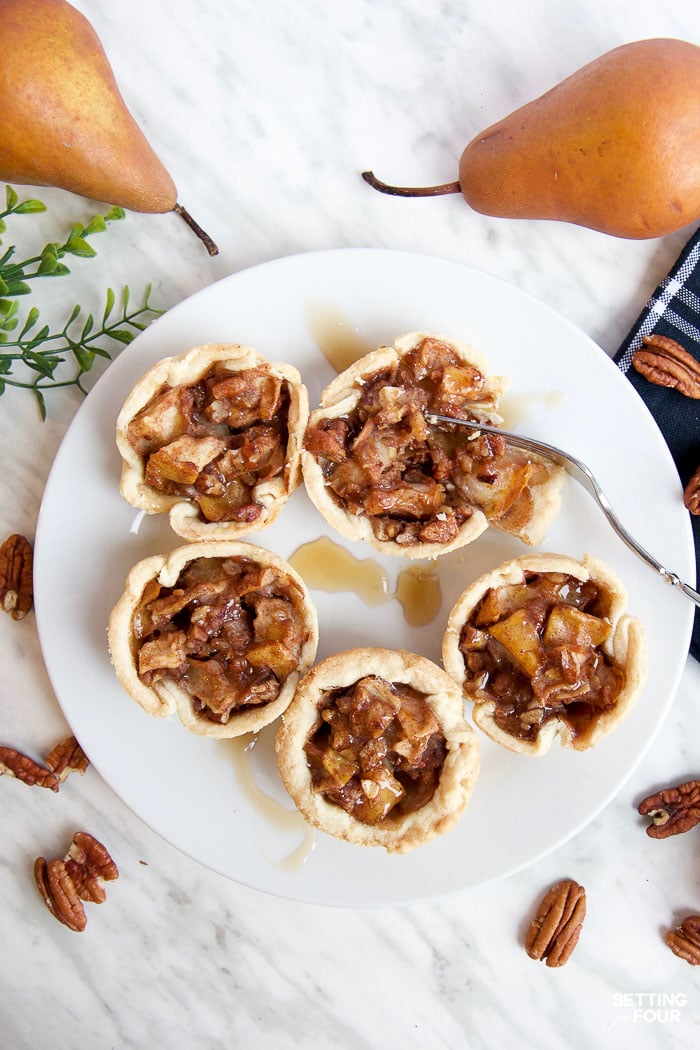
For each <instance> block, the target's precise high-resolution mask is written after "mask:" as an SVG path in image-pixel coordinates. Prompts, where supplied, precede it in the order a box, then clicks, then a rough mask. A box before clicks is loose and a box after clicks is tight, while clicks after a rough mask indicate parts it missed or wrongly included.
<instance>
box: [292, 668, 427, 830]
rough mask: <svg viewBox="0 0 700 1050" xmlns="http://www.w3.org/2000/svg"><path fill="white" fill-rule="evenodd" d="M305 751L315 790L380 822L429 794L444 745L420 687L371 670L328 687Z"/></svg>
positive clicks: (368, 819) (370, 821)
mask: <svg viewBox="0 0 700 1050" xmlns="http://www.w3.org/2000/svg"><path fill="white" fill-rule="evenodd" d="M304 751H305V753H306V760H307V763H308V765H309V769H310V771H311V782H312V785H313V789H314V790H315V791H317V792H320V793H321V794H322V795H323V796H324V798H325V799H326V800H327V801H328V802H330V803H332V804H335V805H337V806H340V807H341V808H342V809H344V810H345V811H346V812H347V813H349V814H350V815H351V816H352V817H354V818H355V819H356V820H359V821H361V822H362V823H364V824H378V823H379V822H380V821H382V820H384V819H386V818H387V817H388V816H389V815H391V817H392V818H394V817H401V816H404V815H406V814H408V813H412V812H414V811H415V810H418V809H421V808H422V807H423V806H424V805H425V804H426V803H427V802H429V801H430V799H431V798H432V796H433V794H434V792H435V789H436V787H437V785H438V782H439V779H440V771H441V769H442V765H443V762H444V760H445V756H446V754H447V747H446V742H445V737H444V734H443V733H442V731H441V729H440V726H439V724H438V722H437V719H436V717H435V715H434V713H433V711H432V709H431V707H430V705H429V704H428V702H427V701H426V698H425V696H424V695H423V694H422V693H419V692H417V691H416V690H414V689H412V688H411V687H410V686H407V685H403V684H399V683H391V682H386V681H384V679H382V678H379V677H377V676H376V675H368V676H367V677H365V678H361V679H359V681H357V682H356V683H355V684H354V685H352V686H351V687H350V688H348V689H336V690H332V691H330V692H328V693H326V694H325V697H324V699H323V703H322V705H321V707H320V709H319V718H318V721H317V723H316V726H315V727H314V729H313V731H312V733H311V734H310V736H309V739H308V740H307V743H306V745H305V747H304Z"/></svg>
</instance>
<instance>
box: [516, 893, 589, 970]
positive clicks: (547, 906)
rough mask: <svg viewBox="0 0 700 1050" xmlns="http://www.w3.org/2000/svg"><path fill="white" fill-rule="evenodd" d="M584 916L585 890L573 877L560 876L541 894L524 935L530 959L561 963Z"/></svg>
mask: <svg viewBox="0 0 700 1050" xmlns="http://www.w3.org/2000/svg"><path fill="white" fill-rule="evenodd" d="M585 917H586V891H585V890H584V888H583V886H579V884H578V883H577V882H574V880H573V879H563V880H562V881H561V882H557V883H556V885H554V886H552V888H551V889H550V890H548V892H547V893H546V894H545V895H544V897H543V898H542V901H541V902H540V906H539V908H538V909H537V914H536V915H535V918H534V919H533V920H532V922H531V924H530V928H529V929H528V931H527V934H526V937H525V950H526V952H527V954H528V955H529V956H530V958H531V959H545V960H546V963H547V966H563V965H564V963H565V962H567V961H568V959H569V957H570V956H571V953H572V952H573V950H574V948H575V947H576V945H577V943H578V939H579V936H580V933H581V928H582V926H583V920H584V919H585Z"/></svg>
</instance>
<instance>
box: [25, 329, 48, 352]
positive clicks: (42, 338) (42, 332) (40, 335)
mask: <svg viewBox="0 0 700 1050" xmlns="http://www.w3.org/2000/svg"><path fill="white" fill-rule="evenodd" d="M48 336H49V326H48V325H47V324H45V325H44V327H43V328H40V329H39V331H38V332H37V333H36V335H33V336H32V338H31V340H30V341H29V346H30V347H32V346H39V345H40V344H41V343H44V342H46V340H47V339H48Z"/></svg>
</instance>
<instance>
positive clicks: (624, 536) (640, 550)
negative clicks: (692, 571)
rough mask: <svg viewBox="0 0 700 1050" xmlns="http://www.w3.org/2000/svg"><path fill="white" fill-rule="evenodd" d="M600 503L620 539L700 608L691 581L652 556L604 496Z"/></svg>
mask: <svg viewBox="0 0 700 1050" xmlns="http://www.w3.org/2000/svg"><path fill="white" fill-rule="evenodd" d="M601 495H602V493H601ZM599 503H600V506H601V508H602V509H603V511H604V512H605V514H606V515H607V518H608V521H609V522H610V524H611V525H612V527H613V528H614V530H615V532H616V533H617V534H618V536H619V537H620V539H621V540H623V541H624V543H626V544H627V546H628V547H629V548H630V550H632V551H634V553H635V554H638V555H639V557H640V558H641V559H642V560H643V561H645V562H646V563H647V565H649V566H651V568H652V569H655V570H656V572H658V574H659V576H660V577H661V578H662V580H665V582H666V583H670V584H671V586H672V587H676V588H677V589H678V590H679V591H682V592H683V594H685V595H686V597H688V598H690V600H691V602H694V603H695V604H696V605H697V606H698V608H700V593H698V591H696V590H695V588H694V587H691V586H690V584H689V583H683V580H682V579H681V578H680V576H678V575H677V574H676V573H675V572H671V570H670V569H667V568H666V566H665V565H662V564H661V562H660V561H657V560H656V558H654V557H652V555H651V554H650V553H649V551H647V550H645V549H644V547H642V545H641V543H637V541H636V540H635V539H634V537H633V536H630V534H629V532H628V531H627V529H626V528H625V527H624V525H622V524H621V522H620V521H619V520H618V518H617V517H616V515H615V514H613V513H612V508H611V507H610V506H609V504H608V502H607V500H606V499H605V498H604V497H603V500H599Z"/></svg>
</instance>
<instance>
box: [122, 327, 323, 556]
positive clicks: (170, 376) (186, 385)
mask: <svg viewBox="0 0 700 1050" xmlns="http://www.w3.org/2000/svg"><path fill="white" fill-rule="evenodd" d="M246 369H254V370H256V372H262V373H265V374H266V375H268V376H270V377H271V378H272V379H273V380H277V381H280V382H281V384H282V390H283V391H284V390H286V392H287V394H288V404H287V407H286V411H287V418H286V425H285V426H284V430H283V431H282V434H283V437H284V432H285V431H286V438H285V440H284V446H285V447H284V448H283V449H282V453H283V454H282V455H279V456H278V457H277V458H278V460H280V461H281V462H279V463H278V464H277V466H276V468H275V470H276V472H275V473H274V475H273V476H269V477H265V470H264V468H263V469H261V470H260V474H261V475H262V477H261V478H260V480H258V481H257V482H256V484H255V485H254V487H253V489H252V492H251V494H250V503H249V504H248V505H245V506H244V507H243V508H242V509H241V510H240V511H235V512H234V513H238V514H239V517H238V519H236V518H229V519H223V520H207V517H206V516H205V514H204V513H203V512H202V510H201V507H200V504H199V502H198V501H197V500H198V497H197V495H196V494H194V488H195V486H196V485H197V484H200V485H201V484H202V482H201V480H200V478H199V477H197V480H196V482H194V483H193V484H192V495H187V494H183V493H174V494H172V493H168V492H167V491H163V490H162V489H161V488H160V487H156V486H154V485H153V484H149V478H148V474H147V471H148V463H149V458H150V456H151V454H152V453H153V452H158V451H159V450H161V449H162V448H163V447H164V446H165V447H169V448H173V447H174V446H173V444H172V443H173V442H175V444H176V445H177V443H178V440H179V439H181V437H182V434H183V427H184V426H185V424H186V420H185V419H184V418H183V415H182V412H181V410H180V409H179V407H178V404H177V403H175V404H173V400H174V397H175V395H174V394H173V392H176V393H177V392H179V391H181V390H182V389H185V390H187V389H189V390H192V389H195V388H196V387H197V384H199V383H200V382H201V381H204V380H206V378H207V376H208V375H211V374H212V373H213V372H214V371H216V372H217V373H218V374H219V375H220V376H221V377H222V378H224V379H225V377H226V376H235V375H236V373H239V372H242V371H243V370H246ZM175 400H176V399H175ZM149 405H152V406H155V407H154V411H152V412H151V409H150V407H149ZM222 412H223V410H222ZM308 414H309V403H308V394H307V391H306V387H305V386H304V385H303V383H302V381H301V376H300V375H299V372H298V371H297V370H296V368H294V367H293V366H292V365H289V364H285V363H281V362H270V361H268V360H267V359H266V358H264V357H263V356H262V355H261V354H259V353H257V352H256V351H255V350H253V349H252V348H251V347H248V346H242V345H240V344H227V343H210V344H207V345H204V346H195V347H193V348H192V349H191V350H188V351H187V352H186V353H184V354H180V355H178V356H176V357H169V358H165V359H163V360H162V361H159V362H158V363H157V364H156V365H154V366H153V367H152V368H151V369H149V370H148V372H146V374H145V375H144V376H142V378H141V379H140V380H139V381H138V383H137V384H136V385H135V386H134V388H133V389H132V391H131V393H130V394H129V396H128V397H127V399H126V401H125V402H124V405H123V407H122V409H121V411H120V413H119V416H118V419H117V434H116V442H117V448H118V449H119V452H120V454H121V457H122V472H121V480H120V486H119V488H120V492H121V494H122V496H123V497H124V498H125V499H126V500H127V501H128V502H129V503H130V504H131V505H132V506H134V507H138V508H139V509H141V510H144V511H146V513H147V514H160V513H164V512H169V514H170V525H171V527H172V529H173V530H174V532H176V533H177V535H178V536H181V537H183V539H187V540H227V539H240V538H242V537H243V536H246V535H248V534H249V533H251V532H254V531H255V532H257V531H259V530H260V529H264V528H266V527H267V526H268V525H271V524H272V522H273V521H274V520H275V519H276V518H277V516H278V514H279V513H280V511H281V509H282V507H283V506H284V504H285V503H286V501H287V499H288V498H289V496H290V495H291V493H292V492H293V491H294V490H295V489H296V488H297V486H298V485H299V484H300V482H301V463H300V453H301V442H302V440H303V435H304V430H305V428H306V423H307V420H308ZM239 416H240V420H241V425H240V426H237V425H234V423H227V422H226V421H224V422H221V423H218V424H212V435H211V436H210V437H206V436H204V437H203V439H202V440H201V441H199V440H198V443H197V445H196V447H195V446H194V445H193V448H192V450H190V455H189V459H190V463H189V464H186V465H188V466H191V467H192V476H194V475H195V474H197V472H201V471H202V470H205V468H208V469H209V470H211V464H213V463H215V462H216V459H217V457H219V456H220V455H221V454H222V453H223V452H225V451H226V450H227V448H229V447H230V446H231V445H232V444H234V445H235V444H239V443H240V441H241V440H242V439H243V435H245V434H246V433H250V432H251V425H252V426H255V424H256V422H259V423H260V424H261V425H262V426H263V427H264V426H265V424H268V425H269V428H272V429H274V428H275V427H276V426H277V425H278V423H279V420H278V419H277V420H276V419H275V417H273V416H271V415H270V413H269V412H268V414H267V415H265V412H263V415H262V417H261V419H260V420H256V409H255V406H254V407H253V408H252V410H251V411H249V412H248V411H247V405H245V404H243V406H242V411H241V413H239ZM229 418H230V419H231V418H234V417H229ZM199 421H201V414H200V416H199V417H198V422H199ZM184 433H185V440H188V441H189V438H188V437H187V431H186V430H185V431H184ZM268 433H269V429H268ZM161 454H162V453H161ZM182 455H183V458H184V459H185V460H187V459H188V454H187V453H183V454H182ZM253 455H254V456H255V455H257V456H258V460H259V457H260V452H259V449H256V448H254V449H253ZM249 461H251V460H250V457H249ZM239 469H240V468H239ZM205 472H207V471H205ZM202 476H203V475H202Z"/></svg>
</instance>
